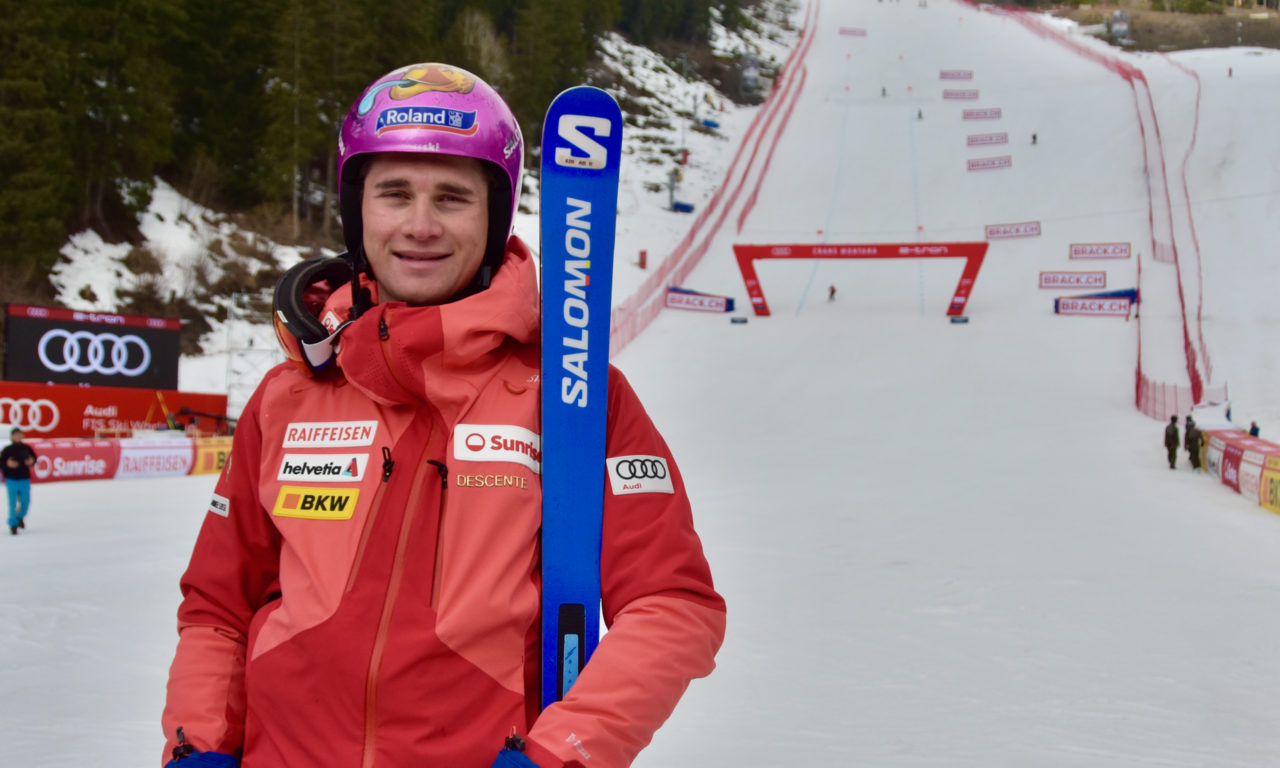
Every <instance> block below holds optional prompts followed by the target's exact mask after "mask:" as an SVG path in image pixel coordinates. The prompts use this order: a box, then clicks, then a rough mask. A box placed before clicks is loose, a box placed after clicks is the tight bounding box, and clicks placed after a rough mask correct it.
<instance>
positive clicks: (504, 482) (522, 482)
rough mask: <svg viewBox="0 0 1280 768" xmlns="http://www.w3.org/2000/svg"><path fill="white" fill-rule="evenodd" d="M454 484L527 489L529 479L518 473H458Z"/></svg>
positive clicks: (464, 486)
mask: <svg viewBox="0 0 1280 768" xmlns="http://www.w3.org/2000/svg"><path fill="white" fill-rule="evenodd" d="M455 484H456V485H457V486H458V487H459V488H519V489H520V490H522V491H527V490H528V489H529V479H528V478H525V477H520V476H519V475H458V476H457V478H456V479H455Z"/></svg>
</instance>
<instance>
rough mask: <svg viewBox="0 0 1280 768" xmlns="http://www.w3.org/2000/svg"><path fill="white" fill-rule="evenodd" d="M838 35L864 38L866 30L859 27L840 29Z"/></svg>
mask: <svg viewBox="0 0 1280 768" xmlns="http://www.w3.org/2000/svg"><path fill="white" fill-rule="evenodd" d="M840 34H842V35H848V36H849V37H866V36H867V30H865V29H862V28H861V27H841V28H840Z"/></svg>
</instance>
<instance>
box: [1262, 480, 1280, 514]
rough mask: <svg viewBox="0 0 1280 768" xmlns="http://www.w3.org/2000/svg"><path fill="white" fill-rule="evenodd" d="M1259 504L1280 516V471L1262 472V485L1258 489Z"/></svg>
mask: <svg viewBox="0 0 1280 768" xmlns="http://www.w3.org/2000/svg"><path fill="white" fill-rule="evenodd" d="M1258 503H1259V504H1261V505H1262V506H1264V507H1266V508H1267V509H1269V510H1271V511H1272V512H1275V513H1277V514H1280V471H1277V470H1273V469H1264V470H1262V485H1261V487H1259V488H1258Z"/></svg>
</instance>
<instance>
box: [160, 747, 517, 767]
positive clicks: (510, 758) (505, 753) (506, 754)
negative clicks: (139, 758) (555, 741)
mask: <svg viewBox="0 0 1280 768" xmlns="http://www.w3.org/2000/svg"><path fill="white" fill-rule="evenodd" d="M184 768H185V767H184ZM493 768H538V764H537V763H535V762H533V761H532V760H530V759H529V758H527V757H525V755H524V753H523V752H517V751H515V750H514V749H504V750H502V751H501V752H499V753H498V759H497V760H494V761H493Z"/></svg>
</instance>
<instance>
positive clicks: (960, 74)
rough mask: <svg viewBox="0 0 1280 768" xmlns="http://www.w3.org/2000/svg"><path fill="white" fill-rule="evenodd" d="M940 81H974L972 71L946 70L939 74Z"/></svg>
mask: <svg viewBox="0 0 1280 768" xmlns="http://www.w3.org/2000/svg"><path fill="white" fill-rule="evenodd" d="M938 79H939V80H972V79H973V70H972V69H944V70H942V71H940V72H938Z"/></svg>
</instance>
